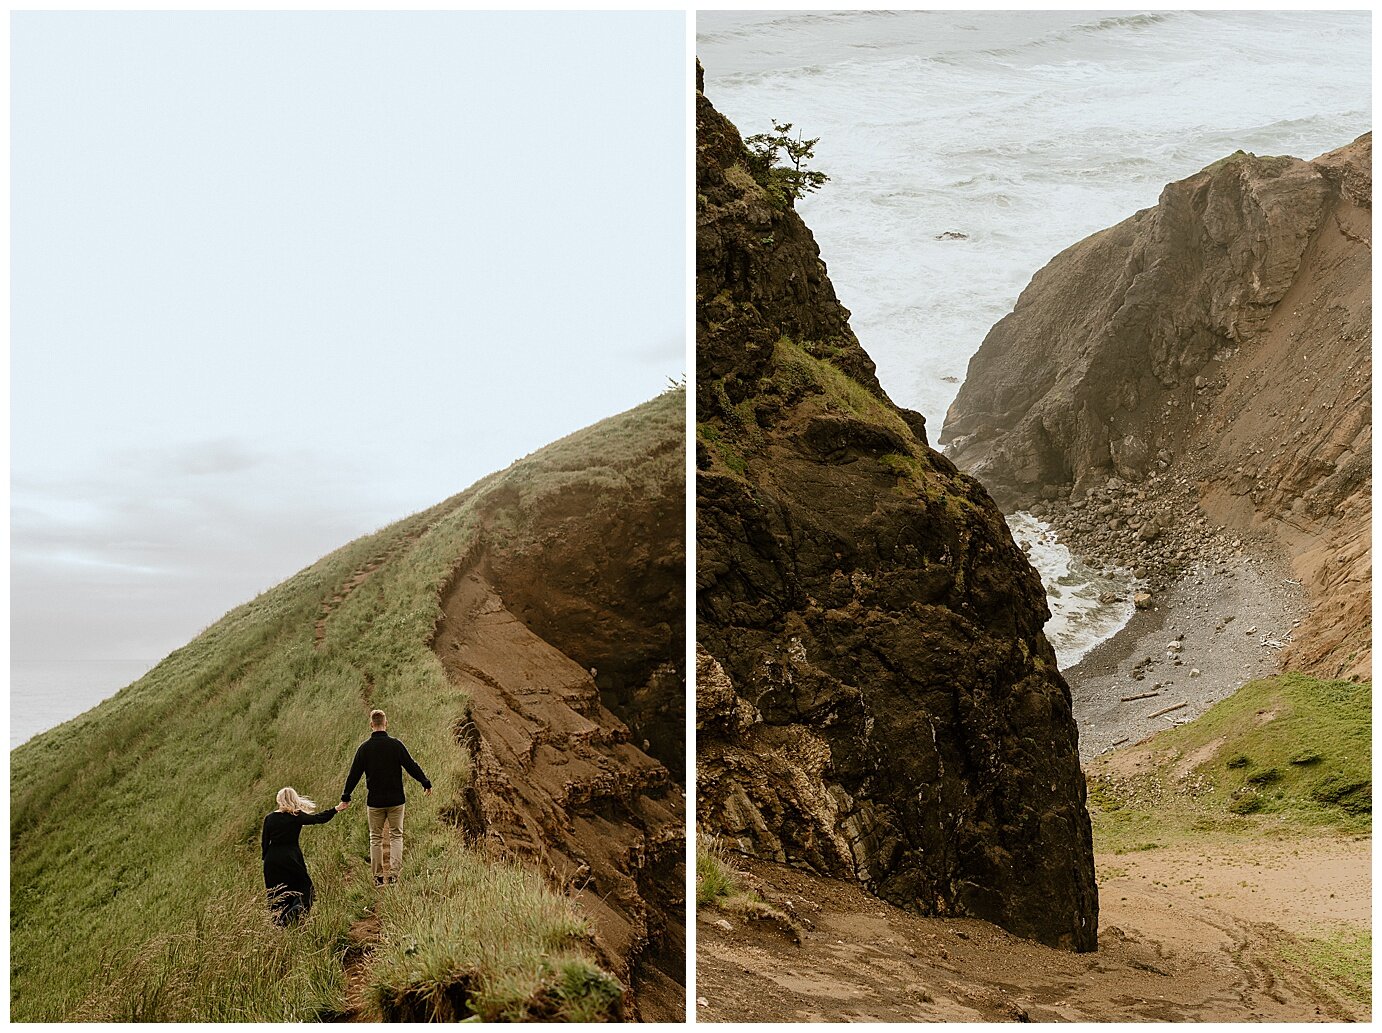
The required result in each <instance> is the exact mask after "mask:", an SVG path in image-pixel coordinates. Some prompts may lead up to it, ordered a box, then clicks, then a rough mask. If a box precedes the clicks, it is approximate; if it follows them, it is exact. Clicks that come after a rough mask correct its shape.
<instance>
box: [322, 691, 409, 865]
mask: <svg viewBox="0 0 1382 1033" xmlns="http://www.w3.org/2000/svg"><path fill="white" fill-rule="evenodd" d="M369 726H370V737H369V738H368V739H366V740H365V741H364V742H362V743H361V744H360V748H359V749H358V750H356V751H355V762H354V763H353V764H351V765H350V775H349V776H347V778H346V784H345V792H343V793H342V794H341V803H343V804H347V805H349V803H350V794H351V793H352V792H353V791H354V790H355V786H356V785H357V784H358V783H359V781H360V776H361V775H364V776H365V785H366V786H367V787H368V789H369V796H368V797H367V799H366V801H365V804H366V811H367V813H368V817H369V861H370V868H371V869H372V870H373V871H374V884H375V885H376V886H383V885H386V884H391V883H394V882H397V881H398V871H399V869H400V868H401V867H402V864H403V805H404V799H403V772H404V771H405V770H406V771H407V772H408V774H410V775H412V776H413V778H414V779H416V780H417V781H418V782H420V783H421V784H422V792H423V795H424V796H431V795H432V783H431V782H429V781H427V776H426V775H424V774H423V773H422V768H420V767H418V765H417V761H415V760H413V758H412V757H411V756H409V755H408V747H406V746H404V745H403V744H402V743H401V742H399V741H398V740H397V739H395V738H394V737H393V736H391V735H390V734H389V733H388V732H387V731H385V729H387V728H388V726H389V719H388V717H387V716H386V715H385V713H384V711H382V710H371V711H370V715H369ZM385 830H388V833H389V867H388V870H387V871H385V869H384V832H385Z"/></svg>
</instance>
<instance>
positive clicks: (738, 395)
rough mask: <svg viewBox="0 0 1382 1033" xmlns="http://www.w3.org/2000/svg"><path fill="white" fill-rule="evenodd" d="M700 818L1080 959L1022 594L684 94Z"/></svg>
mask: <svg viewBox="0 0 1382 1033" xmlns="http://www.w3.org/2000/svg"><path fill="white" fill-rule="evenodd" d="M697 131H698V150H697V232H696V246H697V281H696V287H697V356H698V383H697V398H696V408H697V421H698V430H697V442H696V445H697V454H696V465H697V477H696V491H697V529H696V537H697V543H698V555H697V570H696V575H697V598H696V616H697V642H698V646H699V652H698V659H697V728H698V738H697V818H698V821H699V823H700V826H701V828H702V829H703V830H704V831H707V832H710V833H714V834H717V835H719V836H721V837H723V838H724V839H725V840H726V841H727V842H728V843H729V844H730V845H732V846H734V847H735V848H737V849H738V850H740V851H743V852H746V853H749V854H752V855H754V856H758V857H762V858H767V859H772V860H777V861H780V862H786V863H790V864H798V865H805V866H808V867H810V868H812V869H814V870H816V871H817V872H820V873H823V874H827V875H832V876H836V877H840V878H849V879H857V880H859V881H861V882H862V883H864V884H865V885H866V886H867V887H868V888H869V889H870V890H872V891H873V892H875V893H876V894H878V895H880V896H882V897H884V898H885V899H887V900H890V901H892V902H895V903H897V904H899V905H902V906H905V907H908V908H911V909H914V910H918V911H921V912H923V913H928V914H966V915H971V916H975V917H980V918H985V919H988V920H990V921H993V922H996V923H998V924H1000V925H1002V926H1004V927H1005V928H1007V929H1009V930H1011V931H1013V932H1016V933H1018V934H1020V935H1023V936H1028V937H1032V938H1035V939H1038V940H1041V941H1043V942H1045V943H1048V944H1052V945H1057V946H1063V947H1067V948H1072V949H1076V950H1089V949H1092V948H1093V947H1094V946H1095V930H1096V925H1097V902H1096V894H1095V886H1094V872H1093V854H1092V847H1091V840H1090V826H1089V819H1088V816H1087V814H1086V812H1085V808H1084V793H1085V789H1084V780H1083V776H1082V775H1081V772H1080V767H1079V760H1078V755H1077V750H1076V729H1075V724H1074V721H1073V719H1072V717H1071V704H1070V693H1069V689H1068V688H1067V686H1066V684H1065V682H1064V681H1063V679H1062V678H1061V676H1060V673H1059V672H1058V671H1057V669H1056V660H1055V656H1054V654H1053V652H1052V650H1051V647H1050V645H1049V644H1048V643H1047V641H1046V639H1045V638H1044V637H1043V635H1042V632H1041V628H1042V625H1043V624H1044V622H1045V621H1046V619H1047V616H1048V611H1047V609H1046V603H1045V597H1044V594H1043V591H1042V587H1041V583H1040V580H1039V579H1038V577H1037V575H1036V573H1035V571H1033V570H1032V568H1031V567H1030V566H1029V565H1028V564H1027V562H1026V560H1025V559H1024V558H1023V556H1022V553H1021V552H1020V551H1019V550H1018V549H1017V547H1016V546H1015V545H1014V543H1013V541H1012V537H1011V535H1010V534H1009V532H1008V529H1007V526H1006V525H1005V523H1004V521H1003V517H1002V514H1001V513H1000V512H999V510H998V508H997V507H996V506H995V505H994V503H993V502H992V500H991V499H990V498H989V496H988V494H987V493H986V492H985V491H984V489H983V488H982V487H981V486H980V485H979V484H978V482H977V481H975V480H974V479H972V478H970V477H967V476H965V475H963V474H960V473H959V472H958V471H956V469H955V468H954V466H953V465H952V464H951V463H950V462H949V461H947V460H946V459H945V458H943V457H942V456H940V455H939V454H938V453H936V452H934V451H932V450H931V449H930V448H928V447H927V444H926V438H925V427H924V423H923V421H922V419H921V417H920V416H919V415H918V414H916V413H913V412H909V411H907V410H905V409H900V408H898V407H897V406H895V405H893V403H892V402H891V401H890V400H889V399H888V397H887V395H886V394H885V393H884V391H883V389H882V388H881V387H880V386H879V383H878V380H877V378H876V376H875V375H874V367H873V363H872V362H871V361H870V359H869V357H868V356H867V355H866V354H865V353H864V351H863V349H862V348H861V347H860V346H859V343H858V341H857V340H856V339H855V337H854V334H853V333H852V331H851V330H850V328H849V323H848V316H849V313H848V312H847V311H846V310H845V309H844V308H843V306H841V305H840V303H839V301H838V299H837V298H836V297H835V294H834V290H833V288H832V287H831V285H830V281H829V278H828V277H827V275H826V270H825V266H824V264H823V263H822V262H821V260H820V257H819V253H818V251H817V248H816V245H815V241H814V240H813V238H812V236H811V233H810V231H809V230H808V229H807V228H806V226H805V225H804V223H803V222H802V221H801V219H800V218H799V217H798V216H797V214H796V213H795V212H794V211H793V210H792V209H791V208H790V207H788V206H784V205H782V204H781V203H780V202H779V203H774V201H773V199H772V197H771V195H770V194H769V192H768V191H765V190H764V188H763V186H762V185H761V184H760V183H758V182H756V181H755V179H754V178H753V175H752V174H751V173H750V171H749V165H748V162H747V160H746V159H747V155H746V152H745V150H744V146H743V143H742V140H741V138H740V136H739V133H738V131H737V130H736V129H735V127H734V126H733V125H731V124H730V123H729V122H728V121H727V120H726V119H725V118H724V117H723V116H721V115H720V114H719V113H718V112H716V111H715V109H714V108H713V107H712V106H711V104H710V102H709V101H708V100H707V99H706V98H705V96H704V94H703V93H701V92H700V91H699V89H698V94H697Z"/></svg>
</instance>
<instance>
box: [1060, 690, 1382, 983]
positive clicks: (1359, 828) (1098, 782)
mask: <svg viewBox="0 0 1382 1033" xmlns="http://www.w3.org/2000/svg"><path fill="white" fill-rule="evenodd" d="M1087 776H1088V783H1089V809H1090V815H1091V818H1092V819H1093V827H1094V845H1095V850H1096V851H1098V852H1099V853H1101V854H1127V853H1131V852H1134V851H1144V850H1157V849H1159V848H1162V847H1168V846H1175V845H1177V844H1182V843H1188V842H1199V843H1203V842H1211V843H1213V844H1215V845H1219V844H1226V845H1227V846H1228V848H1229V849H1230V850H1241V851H1242V852H1243V854H1244V856H1251V853H1252V847H1253V843H1254V842H1256V841H1262V840H1271V841H1276V842H1284V843H1288V844H1294V843H1299V844H1302V846H1301V849H1308V844H1310V843H1313V842H1318V838H1317V837H1321V836H1340V837H1365V838H1366V837H1370V836H1371V833H1372V684H1371V682H1351V681H1329V680H1321V679H1317V678H1311V677H1307V676H1305V675H1301V674H1284V675H1278V676H1276V677H1273V678H1264V679H1260V680H1258V681H1253V682H1249V683H1248V684H1246V685H1244V686H1243V687H1242V688H1240V689H1239V690H1238V691H1237V692H1236V693H1234V694H1233V695H1232V696H1230V697H1228V698H1227V699H1225V700H1222V701H1220V702H1219V703H1216V704H1215V705H1214V706H1213V707H1211V708H1210V709H1209V710H1208V711H1207V712H1206V713H1205V714H1203V715H1202V716H1201V717H1199V718H1198V719H1196V720H1194V721H1191V722H1189V723H1188V724H1184V725H1180V726H1178V727H1176V728H1172V729H1168V730H1166V731H1164V732H1161V733H1159V734H1157V735H1155V736H1153V737H1152V738H1151V739H1148V740H1147V741H1146V742H1144V743H1139V744H1137V745H1135V746H1131V747H1128V748H1126V749H1122V750H1118V751H1115V752H1114V753H1110V754H1106V755H1105V756H1103V757H1100V758H1099V759H1098V760H1096V761H1094V763H1092V764H1091V765H1090V767H1089V769H1088V771H1087ZM1332 895H1333V894H1331V896H1332ZM1263 920H1264V921H1270V915H1264V916H1263ZM1283 943H1284V944H1285V946H1283V948H1282V958H1283V960H1284V961H1286V962H1289V963H1291V964H1294V965H1296V966H1298V967H1300V968H1303V969H1305V970H1306V971H1307V972H1309V973H1310V974H1311V976H1312V977H1313V978H1314V979H1315V980H1316V981H1317V982H1319V983H1321V984H1323V985H1325V986H1327V987H1330V988H1332V989H1333V990H1334V991H1335V992H1337V993H1340V994H1342V995H1344V996H1346V997H1348V998H1350V999H1352V1000H1354V1001H1357V1002H1359V1003H1362V1004H1364V1005H1370V1004H1371V985H1372V933H1371V931H1370V930H1369V929H1367V928H1360V927H1355V926H1353V925H1347V924H1345V925H1337V926H1333V927H1330V926H1328V925H1327V924H1323V923H1322V924H1321V925H1320V927H1319V928H1318V929H1316V930H1314V931H1313V934H1312V935H1305V936H1300V937H1284V938H1283Z"/></svg>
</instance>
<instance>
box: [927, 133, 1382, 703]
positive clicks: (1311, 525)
mask: <svg viewBox="0 0 1382 1033" xmlns="http://www.w3.org/2000/svg"><path fill="white" fill-rule="evenodd" d="M1371 214H1372V138H1371V134H1368V135H1365V136H1363V137H1360V138H1359V139H1358V140H1356V141H1355V142H1354V143H1352V144H1349V145H1348V146H1346V147H1342V148H1340V149H1338V150H1336V151H1332V152H1330V153H1329V154H1326V155H1324V156H1322V157H1320V158H1317V159H1315V160H1314V161H1303V160H1300V159H1297V158H1288V157H1256V156H1254V155H1250V154H1244V153H1242V152H1238V153H1236V154H1234V155H1231V156H1230V157H1228V158H1225V159H1224V160H1222V161H1220V162H1217V163H1215V164H1214V165H1211V166H1210V167H1209V168H1207V169H1205V170H1204V171H1202V172H1199V173H1197V174H1196V175H1194V176H1191V177H1189V178H1188V179H1184V180H1181V181H1179V182H1176V183H1172V184H1170V185H1168V186H1167V187H1166V188H1165V189H1164V190H1163V192H1162V194H1161V198H1160V201H1159V202H1158V204H1157V205H1156V207H1154V208H1150V209H1147V210H1145V211H1141V212H1138V213H1137V214H1136V215H1134V216H1132V217H1131V218H1129V219H1127V220H1125V221H1123V222H1121V223H1119V224H1118V225H1116V226H1113V227H1111V228H1110V229H1107V230H1104V231H1102V232H1100V233H1096V234H1094V235H1093V236H1091V237H1089V238H1087V239H1085V240H1083V241H1081V242H1080V243H1078V244H1075V245H1074V246H1072V247H1070V248H1067V249H1066V250H1065V251H1063V252H1061V253H1060V254H1059V255H1057V256H1056V257H1055V258H1054V259H1052V260H1051V262H1050V263H1049V264H1048V265H1047V266H1046V267H1045V268H1043V269H1042V270H1041V271H1040V272H1038V273H1037V274H1036V276H1034V277H1033V279H1032V282H1031V284H1030V285H1029V286H1028V287H1027V289H1026V290H1025V291H1023V293H1022V295H1021V297H1020V298H1019V299H1018V302H1017V305H1016V306H1015V308H1014V309H1013V311H1012V312H1011V313H1010V314H1009V315H1007V316H1006V317H1004V318H1003V319H1002V320H1001V321H1000V322H999V323H997V324H996V325H995V326H994V327H993V329H992V330H990V331H989V334H988V336H987V337H986V338H985V339H984V342H983V345H982V346H981V347H980V349H979V351H978V352H977V353H976V354H975V355H974V357H973V359H972V360H971V361H970V366H969V374H968V376H967V378H966V380H965V383H964V385H963V386H962V387H961V389H960V392H959V394H958V396H957V397H956V399H955V402H954V404H953V405H952V406H951V409H950V412H949V413H948V414H947V417H946V422H945V427H944V430H943V432H942V435H941V441H942V443H943V444H945V445H947V454H948V455H950V457H951V458H953V459H954V460H955V462H956V463H957V464H959V466H961V467H962V468H964V469H966V470H968V471H970V472H971V473H973V474H975V475H976V476H978V477H979V478H980V479H981V480H982V481H983V482H984V483H985V485H986V486H987V487H988V488H989V490H990V491H992V492H993V494H994V497H995V498H997V499H998V500H999V501H1000V502H1001V503H1002V504H1003V505H1004V506H1006V507H1010V508H1017V507H1020V506H1024V505H1027V504H1029V503H1031V502H1032V501H1033V500H1034V499H1037V498H1045V499H1046V500H1048V501H1050V500H1055V507H1054V508H1055V510H1057V512H1056V513H1055V514H1053V515H1055V516H1057V517H1058V518H1059V517H1062V516H1064V517H1065V518H1066V520H1064V521H1062V520H1061V519H1057V523H1058V525H1060V524H1061V523H1062V522H1065V523H1074V524H1075V525H1079V524H1080V523H1081V521H1083V523H1084V530H1085V532H1086V533H1087V532H1088V531H1089V529H1090V520H1089V518H1090V517H1092V516H1097V517H1098V518H1099V519H1098V520H1096V521H1094V523H1095V525H1096V527H1095V530H1097V533H1098V535H1099V536H1101V537H1102V538H1105V539H1109V538H1117V537H1118V536H1122V538H1123V539H1126V541H1124V542H1123V543H1122V548H1123V550H1124V551H1123V553H1122V554H1123V555H1127V554H1128V553H1127V551H1126V550H1128V549H1131V550H1133V553H1134V555H1135V554H1136V551H1137V550H1138V549H1146V550H1147V551H1148V552H1152V553H1155V552H1156V549H1157V546H1156V544H1155V543H1156V542H1157V541H1158V539H1161V538H1162V536H1163V534H1165V533H1166V532H1167V531H1168V529H1169V534H1167V537H1169V538H1171V539H1172V540H1174V539H1175V537H1176V529H1177V528H1178V527H1180V526H1183V525H1185V524H1187V523H1194V522H1195V521H1196V519H1198V518H1203V519H1204V520H1205V522H1206V525H1207V526H1209V527H1214V526H1218V527H1222V528H1226V529H1227V530H1228V531H1229V532H1230V533H1236V532H1242V533H1244V534H1246V535H1254V536H1256V537H1265V538H1266V539H1267V540H1268V541H1269V542H1274V543H1275V544H1276V545H1277V546H1279V547H1280V549H1281V550H1283V551H1284V552H1285V554H1286V555H1287V556H1288V557H1289V559H1290V561H1291V563H1292V564H1293V566H1294V569H1295V574H1296V577H1297V578H1298V579H1300V580H1301V581H1302V582H1303V583H1304V586H1305V589H1306V591H1307V594H1308V598H1309V602H1310V606H1311V610H1310V613H1309V615H1308V616H1307V617H1306V619H1305V621H1304V623H1303V624H1302V626H1301V627H1300V628H1299V629H1298V630H1297V631H1296V633H1295V635H1294V639H1293V642H1292V643H1291V644H1290V645H1289V646H1288V648H1287V649H1285V650H1283V652H1282V658H1281V663H1282V666H1283V667H1289V668H1291V669H1293V670H1302V671H1306V672H1309V673H1314V674H1318V675H1321V676H1328V677H1351V676H1357V677H1365V678H1366V677H1370V664H1371V655H1372V649H1371V617H1370V611H1371V601H1370V583H1371V575H1372V548H1371V537H1370V526H1371V518H1372V501H1371V489H1372V480H1371V455H1372V407H1371V382H1372V358H1371V344H1372V330H1371V326H1372V296H1371V265H1372V230H1371ZM1110 477H1117V478H1118V479H1120V480H1121V481H1123V482H1126V483H1130V484H1131V485H1133V486H1135V487H1136V488H1137V489H1138V490H1140V491H1142V493H1143V498H1142V499H1140V500H1139V503H1138V506H1137V507H1136V508H1137V509H1138V510H1140V512H1138V513H1136V514H1135V515H1134V519H1133V520H1132V521H1131V522H1130V521H1129V520H1128V519H1126V518H1127V516H1128V514H1126V513H1124V512H1122V511H1121V510H1118V509H1117V508H1115V507H1116V501H1117V500H1116V499H1115V500H1114V502H1113V503H1105V504H1104V505H1103V506H1102V508H1100V509H1099V510H1098V511H1097V514H1096V513H1094V512H1093V511H1092V506H1093V505H1094V504H1095V503H1097V502H1102V501H1103V500H1104V498H1105V495H1104V494H1102V493H1101V490H1102V489H1103V488H1104V485H1105V484H1106V482H1108V480H1109V478H1110ZM1096 492H1100V494H1098V495H1097V498H1096ZM1066 501H1068V502H1069V504H1070V505H1071V506H1072V507H1075V508H1076V509H1078V507H1079V506H1080V505H1081V503H1082V502H1083V503H1085V504H1086V508H1085V509H1084V512H1083V514H1081V513H1079V512H1075V513H1074V514H1073V520H1071V519H1070V518H1071V516H1072V514H1071V513H1070V512H1065V513H1061V512H1059V511H1060V509H1061V506H1062V505H1064V504H1065V503H1066ZM1162 502H1165V503H1166V504H1167V506H1168V507H1169V508H1168V510H1167V512H1164V513H1160V512H1158V506H1159V505H1160V504H1161V503H1162ZM1187 507H1188V508H1187ZM1197 509H1198V512H1196V510H1197ZM1108 517H1111V518H1113V519H1111V520H1109V521H1108V526H1107V527H1104V526H1102V523H1103V519H1104V518H1108ZM1073 529H1074V530H1079V527H1078V526H1076V527H1075V528H1073ZM1103 544H1104V545H1105V547H1108V545H1109V543H1108V542H1104V543H1103ZM1112 544H1113V551H1114V553H1115V554H1118V551H1119V546H1118V543H1116V542H1115V543H1112ZM1235 544H1236V543H1235ZM1161 552H1162V556H1163V557H1164V558H1166V559H1169V560H1170V561H1171V562H1172V563H1177V562H1178V563H1180V564H1181V565H1183V564H1184V563H1185V562H1186V561H1187V559H1188V558H1189V557H1190V555H1191V554H1192V553H1193V549H1187V548H1186V543H1185V542H1181V543H1180V547H1179V549H1175V548H1172V549H1170V550H1168V549H1165V548H1162V550H1161ZM1156 559H1157V557H1156V556H1155V555H1153V556H1152V560H1153V561H1154V562H1153V563H1151V564H1148V565H1149V566H1155V560H1156Z"/></svg>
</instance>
